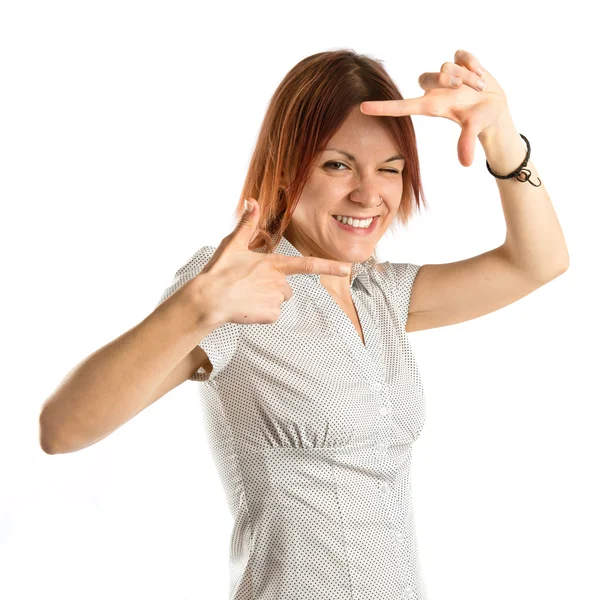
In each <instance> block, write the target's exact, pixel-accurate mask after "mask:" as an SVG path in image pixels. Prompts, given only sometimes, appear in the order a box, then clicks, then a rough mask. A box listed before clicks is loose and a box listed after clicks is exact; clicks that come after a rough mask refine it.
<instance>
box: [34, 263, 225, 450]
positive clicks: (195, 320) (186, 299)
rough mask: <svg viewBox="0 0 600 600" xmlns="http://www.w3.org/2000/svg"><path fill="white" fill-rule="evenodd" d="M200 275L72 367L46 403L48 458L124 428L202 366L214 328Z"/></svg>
mask: <svg viewBox="0 0 600 600" xmlns="http://www.w3.org/2000/svg"><path fill="white" fill-rule="evenodd" d="M202 277H203V276H202V275H200V276H199V277H198V278H196V279H197V280H198V281H195V282H194V285H193V286H190V285H189V284H191V283H192V282H189V284H188V285H185V286H183V287H182V288H180V289H179V290H177V291H176V292H174V293H173V294H172V295H171V296H170V297H169V298H167V299H166V300H165V301H164V302H163V303H162V304H160V305H159V306H157V307H156V309H155V310H154V311H153V312H152V313H150V315H148V316H147V317H146V318H145V319H144V320H143V321H141V322H140V323H139V324H138V325H136V326H135V327H133V328H132V329H130V330H129V331H127V332H125V333H124V334H122V335H120V336H119V337H118V338H116V339H115V340H113V341H112V342H110V343H108V344H106V345H105V346H103V347H102V348H100V349H99V350H96V351H95V352H93V353H92V354H91V355H90V356H88V357H87V358H85V359H84V360H83V361H81V362H80V363H79V364H78V365H76V366H75V367H74V368H73V369H72V370H71V371H70V372H69V373H68V374H67V375H66V376H65V378H64V379H63V381H62V382H61V383H60V385H59V386H58V387H57V388H56V390H54V392H52V394H51V395H50V397H49V398H48V399H47V400H46V401H45V402H44V404H43V406H42V410H41V412H40V445H41V447H42V449H43V450H44V451H45V452H47V453H48V454H59V453H66V452H75V451H77V450H81V449H83V448H86V447H88V446H91V445H92V444H95V443H96V442H98V441H100V440H101V439H103V438H105V437H106V436H108V435H109V434H111V433H112V432H113V431H115V430H116V429H118V428H119V427H121V425H123V424H124V423H126V422H127V421H129V420H130V419H131V418H133V417H134V416H135V415H137V414H138V413H140V412H141V411H142V410H143V409H144V408H146V407H147V406H149V405H150V404H152V403H153V402H155V401H156V400H158V399H159V398H160V397H162V396H163V395H164V394H166V393H167V392H168V391H169V390H171V389H173V388H174V387H176V386H177V385H179V384H180V383H183V381H185V380H186V379H187V378H188V377H189V376H190V375H191V374H192V373H194V372H195V371H196V370H197V369H198V368H199V367H200V366H205V368H206V370H207V371H208V370H210V368H211V366H210V362H209V361H208V357H207V356H206V353H205V352H204V351H203V350H202V349H201V348H200V347H198V346H197V344H198V343H199V342H200V341H201V340H202V339H203V338H205V337H206V336H207V335H208V334H209V333H211V332H212V331H214V330H215V329H216V328H217V327H218V326H219V323H217V322H214V320H213V319H211V318H210V317H209V315H207V314H205V313H204V312H203V308H202V294H201V292H199V287H200V286H201V284H202V281H201V278H202Z"/></svg>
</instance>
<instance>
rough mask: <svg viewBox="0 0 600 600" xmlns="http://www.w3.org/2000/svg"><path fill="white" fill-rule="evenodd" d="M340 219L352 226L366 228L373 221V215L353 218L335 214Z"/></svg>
mask: <svg viewBox="0 0 600 600" xmlns="http://www.w3.org/2000/svg"><path fill="white" fill-rule="evenodd" d="M333 216H334V217H335V218H336V219H337V220H338V221H340V222H341V223H344V224H345V225H351V226H352V227H356V228H362V229H366V228H367V227H369V225H371V223H372V222H373V217H371V218H370V219H353V218H352V217H342V216H340V215H333Z"/></svg>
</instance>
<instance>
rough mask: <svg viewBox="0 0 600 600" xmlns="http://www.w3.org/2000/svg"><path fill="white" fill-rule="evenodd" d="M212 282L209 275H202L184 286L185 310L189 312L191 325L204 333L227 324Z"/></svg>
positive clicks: (183, 301) (183, 300) (183, 299)
mask: <svg viewBox="0 0 600 600" xmlns="http://www.w3.org/2000/svg"><path fill="white" fill-rule="evenodd" d="M212 281H213V280H212V279H211V277H210V275H209V274H208V273H204V274H203V273H201V274H199V275H197V276H196V277H194V279H192V280H191V281H189V282H188V283H187V284H186V285H185V286H184V288H185V293H184V294H183V296H182V303H183V306H184V308H183V310H185V311H186V312H187V314H188V318H189V319H190V323H192V326H193V327H194V328H196V329H197V330H199V331H203V332H204V331H206V330H208V329H210V330H211V331H212V330H214V329H217V328H218V327H220V326H221V325H223V324H225V323H226V322H227V318H226V317H225V315H223V314H222V311H221V307H220V303H219V302H218V300H217V299H218V297H219V294H218V293H217V292H216V290H215V288H214V285H213V283H212ZM182 291H183V288H182Z"/></svg>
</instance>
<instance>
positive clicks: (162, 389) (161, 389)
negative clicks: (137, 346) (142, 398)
mask: <svg viewBox="0 0 600 600" xmlns="http://www.w3.org/2000/svg"><path fill="white" fill-rule="evenodd" d="M201 368H203V369H204V370H205V371H206V372H207V373H210V372H211V371H212V365H211V364H210V360H209V358H208V356H207V354H206V352H204V350H202V348H200V346H195V347H194V349H193V350H192V351H191V352H189V353H188V354H187V356H185V357H184V359H183V360H182V361H181V362H180V363H179V364H178V365H177V366H176V367H175V368H174V369H173V370H172V371H171V372H170V373H169V374H168V375H167V376H166V377H165V379H164V380H163V381H162V383H161V384H160V385H159V386H158V387H157V388H156V389H155V390H154V393H153V394H152V396H151V398H150V401H149V403H148V406H149V405H150V404H152V403H154V402H156V401H157V400H158V399H159V398H162V397H163V396H164V395H165V394H166V393H168V392H170V391H171V390H172V389H174V388H176V387H177V386H178V385H181V384H182V383H183V382H184V381H186V380H188V379H189V378H190V377H191V376H192V375H193V374H194V373H195V372H196V371H198V369H201Z"/></svg>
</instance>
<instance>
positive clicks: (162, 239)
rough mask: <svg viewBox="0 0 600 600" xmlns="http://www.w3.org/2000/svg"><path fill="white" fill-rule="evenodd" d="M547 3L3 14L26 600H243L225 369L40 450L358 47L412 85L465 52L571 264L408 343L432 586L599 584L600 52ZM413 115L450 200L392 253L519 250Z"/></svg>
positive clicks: (456, 593) (61, 5) (434, 125)
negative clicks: (230, 485) (74, 373)
mask: <svg viewBox="0 0 600 600" xmlns="http://www.w3.org/2000/svg"><path fill="white" fill-rule="evenodd" d="M547 6H548V5H546V4H542V3H541V2H540V3H531V2H530V3H523V2H518V3H517V2H509V3H506V2H505V3H504V4H503V5H498V4H497V3H493V5H492V4H490V5H487V4H480V3H474V2H466V3H458V4H457V3H445V2H426V3H414V2H411V3H404V2H379V3H377V2H360V3H359V2H304V3H302V4H300V3H273V4H264V3H257V2H250V3H244V4H242V3H239V4H236V3H224V4H223V5H219V6H218V7H217V3H210V4H209V5H208V6H206V5H204V6H203V5H202V3H200V2H174V1H170V2H162V3H161V2H148V1H146V2H133V1H129V0H119V1H118V2H115V1H108V0H105V1H104V2H75V1H72V2H65V1H55V2H31V1H25V0H21V1H19V2H16V1H14V2H5V3H3V4H2V8H1V9H0V77H1V78H0V86H1V89H2V92H1V93H0V153H1V155H0V198H1V206H2V219H1V233H2V235H1V236H0V238H1V239H0V243H1V244H2V252H1V257H2V279H3V289H2V311H1V318H2V342H3V355H4V356H3V361H2V365H3V371H4V373H3V375H4V376H3V386H2V400H1V405H0V407H1V414H0V486H1V491H0V597H2V598H5V599H6V600H25V599H31V598H44V599H45V600H54V599H60V600H81V599H85V600H97V599H98V600H99V599H106V598H111V599H112V600H131V599H134V598H144V599H145V600H154V599H157V600H158V599H160V600H167V599H168V600H191V599H200V598H203V599H204V598H214V599H225V598H227V593H228V585H229V583H228V578H229V573H228V553H229V535H230V530H231V526H232V518H231V515H230V514H229V512H228V507H227V504H226V502H225V496H224V493H223V490H222V487H221V484H220V480H219V479H218V475H217V471H216V468H215V466H214V464H213V462H212V457H211V453H210V448H209V446H208V444H207V441H206V438H205V434H204V428H203V427H204V425H203V422H202V416H201V406H200V401H201V399H200V397H199V394H198V386H199V385H200V384H198V383H194V382H185V383H184V384H182V385H181V386H180V387H178V388H176V389H175V390H173V391H172V392H171V393H169V394H167V395H166V396H165V397H163V398H162V399H161V400H159V401H158V402H156V403H155V404H153V405H151V406H150V407H149V408H148V409H146V410H144V411H143V412H142V413H140V414H139V415H138V416H137V417H136V418H134V419H132V420H131V421H129V422H128V423H126V424H125V425H123V426H122V427H121V428H119V429H118V430H117V431H115V432H114V433H113V434H112V435H110V436H109V437H107V438H105V439H104V440H102V441H101V442H99V443H97V444H95V445H93V446H90V447H88V448H86V449H84V450H81V451H79V452H75V453H71V454H62V455H47V454H45V453H44V452H43V451H42V450H41V448H40V446H39V438H38V433H39V432H38V415H39V410H40V407H41V405H42V403H43V402H44V401H45V399H46V398H47V397H48V396H49V395H50V393H51V392H52V391H53V390H54V389H55V388H56V386H58V385H59V384H60V382H61V380H62V378H63V377H64V376H65V375H66V373H67V372H68V371H69V370H70V369H71V368H72V367H73V366H74V365H75V364H77V363H79V362H80V361H81V360H82V359H83V358H84V357H86V356H88V355H89V354H90V353H92V352H93V351H94V350H96V349H98V348H100V347H101V346H104V345H105V344H106V343H108V342H109V341H111V340H113V339H114V338H116V337H117V336H119V335H120V334H122V333H124V332H125V331H127V330H129V329H130V328H131V327H133V326H134V325H136V324H137V323H139V322H140V321H141V320H142V319H144V318H145V317H146V316H147V315H148V314H149V313H150V312H151V311H152V310H154V307H155V305H156V303H157V302H158V300H159V298H160V296H161V294H162V292H163V290H164V289H165V288H166V287H167V286H169V285H170V284H171V282H172V278H173V275H174V273H175V271H176V270H177V269H178V268H179V267H180V266H181V265H183V263H184V262H185V261H186V260H187V259H188V258H189V257H190V256H191V255H192V254H193V253H194V252H195V251H196V250H197V249H199V248H200V247H202V246H204V245H218V243H219V242H220V240H221V239H222V238H223V237H224V236H225V235H227V234H228V233H229V232H230V231H231V229H232V228H233V226H234V209H235V205H236V202H237V199H238V197H239V194H240V191H241V186H242V183H243V180H244V178H245V175H246V169H247V166H248V162H249V159H250V155H251V152H252V149H253V147H254V143H255V141H256V135H257V133H258V130H259V128H260V124H261V121H262V119H263V117H264V113H265V109H266V107H267V104H268V102H269V99H270V97H271V95H272V93H273V92H274V90H275V88H276V87H277V85H278V84H279V82H280V81H281V79H282V78H283V77H284V75H285V74H286V73H287V72H288V71H289V70H290V69H291V68H292V67H293V66H294V65H295V64H296V63H297V62H298V61H300V60H301V59H303V58H304V57H306V56H308V55H311V54H314V53H316V52H321V51H325V50H332V49H339V48H351V49H353V50H356V51H357V52H360V53H365V54H368V55H371V56H373V57H376V58H379V59H382V60H383V61H384V65H385V67H386V68H387V69H388V72H389V73H390V74H391V76H392V78H393V79H394V81H395V82H396V83H397V85H398V86H399V88H400V90H401V92H402V94H403V95H404V97H405V98H411V97H417V96H421V95H422V94H423V90H422V89H421V88H420V87H419V85H418V81H417V80H418V77H419V75H420V74H421V73H423V72H426V71H439V69H440V67H441V65H442V63H444V62H445V61H453V60H454V53H455V51H456V50H457V49H459V48H465V49H467V50H469V51H470V52H473V53H474V54H475V55H476V56H477V57H478V59H479V60H480V61H481V63H482V64H483V66H484V67H485V68H486V69H487V70H488V71H490V72H491V73H492V74H493V75H494V76H495V77H496V78H497V79H498V81H499V83H500V84H501V85H502V87H503V89H504V90H505V92H506V93H507V96H508V99H509V107H510V110H511V114H512V116H513V119H514V121H515V124H516V126H517V129H518V131H519V132H521V133H523V134H524V135H526V136H527V137H528V139H529V141H530V143H531V148H532V150H531V160H532V162H533V163H534V164H535V166H536V168H537V170H538V172H539V174H540V177H541V179H542V181H543V183H544V185H545V187H546V189H547V190H548V192H549V194H550V197H551V199H552V203H553V205H554V208H555V210H556V213H557V215H558V217H559V220H560V222H561V225H562V227H563V231H564V233H565V237H566V239H567V244H568V248H569V254H570V268H569V270H568V271H567V272H566V273H565V274H564V275H562V276H560V277H558V278H557V279H555V280H553V281H552V282H550V283H549V284H547V285H545V286H543V287H542V288H540V289H538V290H536V291H535V292H533V293H532V294H530V295H529V296H527V297H525V298H523V299H521V300H519V301H518V302H516V303H514V304H512V305H510V306H508V307H506V308H504V309H502V310H499V311H497V312H494V313H492V314H489V315H487V316H484V317H481V318H479V319H475V320H472V321H468V322H466V323H461V324H458V325H454V326H452V327H444V328H438V329H433V330H428V331H422V332H414V333H411V334H409V338H410V341H411V343H412V345H413V350H414V352H415V354H416V357H417V360H418V363H419V366H420V370H421V375H422V378H423V383H424V387H425V393H426V398H427V424H426V427H425V430H424V431H423V433H422V435H421V438H420V439H419V440H418V441H417V442H416V444H415V449H414V463H413V486H414V504H415V512H416V520H417V521H416V522H417V529H418V537H419V547H420V553H421V560H422V564H423V568H424V573H425V576H426V582H427V585H428V590H429V595H430V600H453V599H461V600H463V599H471V598H472V599H477V600H496V599H498V600H499V599H503V600H504V599H506V598H515V599H516V598H523V599H531V598H544V599H545V600H554V599H556V600H558V599H560V600H564V598H600V589H599V584H598V579H597V567H598V564H599V563H600V551H599V546H598V539H599V535H600V522H599V518H598V506H599V505H600V495H599V492H598V488H599V486H598V462H599V458H600V452H599V443H598V426H599V420H598V416H599V409H598V402H599V400H600V393H599V391H598V387H599V386H598V358H599V352H598V345H597V339H598V334H599V333H600V331H599V327H598V318H597V312H596V311H597V306H598V295H597V292H594V291H593V290H594V289H596V290H597V289H598V288H597V287H596V285H597V281H596V279H597V275H598V267H597V264H598V258H599V252H598V236H597V222H598V218H599V216H600V214H599V210H598V200H599V197H598V196H599V195H598V177H597V176H598V138H599V129H598V119H597V114H598V64H599V60H598V59H599V52H598V50H599V48H598V37H597V31H596V28H595V26H594V22H593V20H592V19H591V15H590V14H587V15H586V13H585V12H584V10H585V9H584V8H583V7H584V3H583V2H570V3H569V5H568V7H567V6H565V7H561V9H560V11H555V10H554V9H550V8H548V7H547ZM413 123H414V126H415V129H416V132H417V139H418V148H419V155H420V160H421V168H422V175H423V180H424V186H425V192H426V197H427V200H428V202H429V205H430V208H429V210H428V211H427V212H425V213H423V214H421V215H419V216H417V217H416V218H415V219H414V221H412V222H411V223H410V225H409V227H408V228H407V230H406V231H402V229H400V230H399V231H402V233H397V234H396V235H395V237H393V236H391V235H386V236H385V237H384V238H383V239H382V240H381V242H380V244H379V246H378V253H379V255H380V259H381V260H390V261H393V262H414V263H417V264H426V263H443V262H451V261H456V260H461V259H463V258H467V257H469V256H473V255H476V254H480V253H482V252H485V251H486V250H489V249H491V248H494V247H496V246H497V245H499V244H500V243H502V242H503V241H504V235H505V223H504V218H503V213H502V209H501V204H500V197H499V193H498V189H497V185H496V180H495V179H494V178H493V177H492V176H491V175H490V174H489V173H488V172H487V169H486V167H485V155H484V153H483V149H482V147H481V145H480V143H479V142H477V147H476V154H475V160H474V163H473V165H472V166H471V167H468V168H466V167H463V166H461V165H460V163H459V162H458V155H457V149H456V145H457V141H458V137H459V134H460V128H459V126H458V125H457V124H455V123H453V122H451V121H449V120H446V119H443V118H435V117H424V116H414V117H413ZM524 185H525V184H524ZM388 233H389V232H388ZM332 600H333V599H332Z"/></svg>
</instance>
